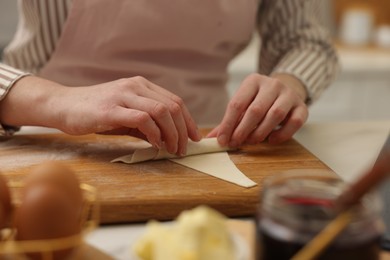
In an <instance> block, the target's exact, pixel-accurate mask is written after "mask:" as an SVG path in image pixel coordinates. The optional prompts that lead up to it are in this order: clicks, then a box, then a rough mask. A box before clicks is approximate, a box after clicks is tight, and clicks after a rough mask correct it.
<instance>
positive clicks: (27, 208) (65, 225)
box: [14, 182, 80, 259]
mask: <svg viewBox="0 0 390 260" xmlns="http://www.w3.org/2000/svg"><path fill="white" fill-rule="evenodd" d="M14 227H15V229H16V232H17V233H16V240H41V239H55V238H64V237H68V236H71V235H75V234H78V233H79V232H80V223H79V212H78V209H76V207H75V205H74V203H73V199H72V198H71V197H69V196H68V194H67V193H66V192H65V191H64V190H61V189H58V187H57V186H56V185H53V184H52V183H49V182H47V183H46V182H41V183H37V184H35V185H34V186H31V187H29V189H28V190H26V191H25V193H24V196H23V199H22V201H21V204H20V206H19V207H18V208H17V209H16V210H15V216H14ZM71 252H72V248H70V249H64V250H59V251H56V252H54V254H53V259H65V258H66V257H68V255H69V254H70V253H71ZM28 256H29V257H30V258H32V259H41V258H42V257H43V256H42V255H41V254H39V253H31V254H28Z"/></svg>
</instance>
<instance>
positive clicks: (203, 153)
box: [111, 138, 256, 188]
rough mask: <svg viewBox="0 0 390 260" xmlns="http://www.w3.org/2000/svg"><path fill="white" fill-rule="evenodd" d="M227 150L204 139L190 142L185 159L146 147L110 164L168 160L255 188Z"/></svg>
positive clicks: (209, 139)
mask: <svg viewBox="0 0 390 260" xmlns="http://www.w3.org/2000/svg"><path fill="white" fill-rule="evenodd" d="M228 150H231V149H230V148H228V147H222V146H220V145H219V143H218V141H217V139H216V138H205V139H202V140H201V141H200V142H191V141H190V142H189V143H188V146H187V155H186V156H185V157H180V158H179V157H177V156H176V155H174V154H170V153H168V152H167V151H166V150H165V149H161V150H158V149H156V148H154V147H148V148H144V149H138V150H136V151H135V152H134V153H132V154H129V155H125V156H121V157H118V158H116V159H114V160H112V161H111V162H123V163H128V164H132V163H137V162H143V161H148V160H160V159H169V160H170V161H172V162H175V163H178V164H181V165H183V166H186V167H189V168H191V169H194V170H197V171H200V172H203V173H205V174H208V175H211V176H213V177H216V178H219V179H222V180H225V181H228V182H231V183H234V184H237V185H239V186H242V187H246V188H249V187H253V186H255V185H256V183H255V182H253V181H252V180H251V179H249V178H248V177H246V176H245V175H244V174H243V173H242V172H241V171H240V170H239V169H238V168H237V167H236V165H235V164H234V163H233V162H232V161H231V160H230V158H229V155H228V154H227V152H226V151H228Z"/></svg>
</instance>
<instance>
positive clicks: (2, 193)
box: [0, 173, 12, 229]
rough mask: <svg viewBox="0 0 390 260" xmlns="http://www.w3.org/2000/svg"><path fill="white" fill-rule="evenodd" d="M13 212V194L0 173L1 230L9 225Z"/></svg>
mask: <svg viewBox="0 0 390 260" xmlns="http://www.w3.org/2000/svg"><path fill="white" fill-rule="evenodd" d="M11 212H12V205H11V194H10V190H9V188H8V185H7V181H6V180H5V178H4V176H3V175H1V173H0V229H1V228H4V227H6V226H7V225H8V222H9V218H10V215H11Z"/></svg>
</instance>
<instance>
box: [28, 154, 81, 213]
mask: <svg viewBox="0 0 390 260" xmlns="http://www.w3.org/2000/svg"><path fill="white" fill-rule="evenodd" d="M41 183H48V184H50V185H54V186H56V187H57V188H58V189H61V190H63V191H64V192H65V194H66V196H68V197H69V199H70V201H71V202H72V203H73V205H74V207H75V208H77V209H79V210H81V207H82V203H83V195H82V191H81V189H80V183H79V181H78V179H77V177H76V175H75V173H74V172H73V171H72V170H71V169H70V168H69V167H67V166H66V165H65V164H63V163H60V162H57V161H48V162H45V163H42V164H39V165H37V166H35V167H34V168H33V169H32V170H31V172H30V173H29V175H28V177H27V179H26V181H25V188H24V192H23V193H26V192H27V191H28V190H29V189H30V188H31V187H34V186H35V185H37V184H41Z"/></svg>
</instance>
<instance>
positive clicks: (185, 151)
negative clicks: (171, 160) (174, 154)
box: [180, 147, 187, 157]
mask: <svg viewBox="0 0 390 260" xmlns="http://www.w3.org/2000/svg"><path fill="white" fill-rule="evenodd" d="M186 155H187V148H186V147H184V148H182V149H181V151H180V156H182V157H183V156H186Z"/></svg>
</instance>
